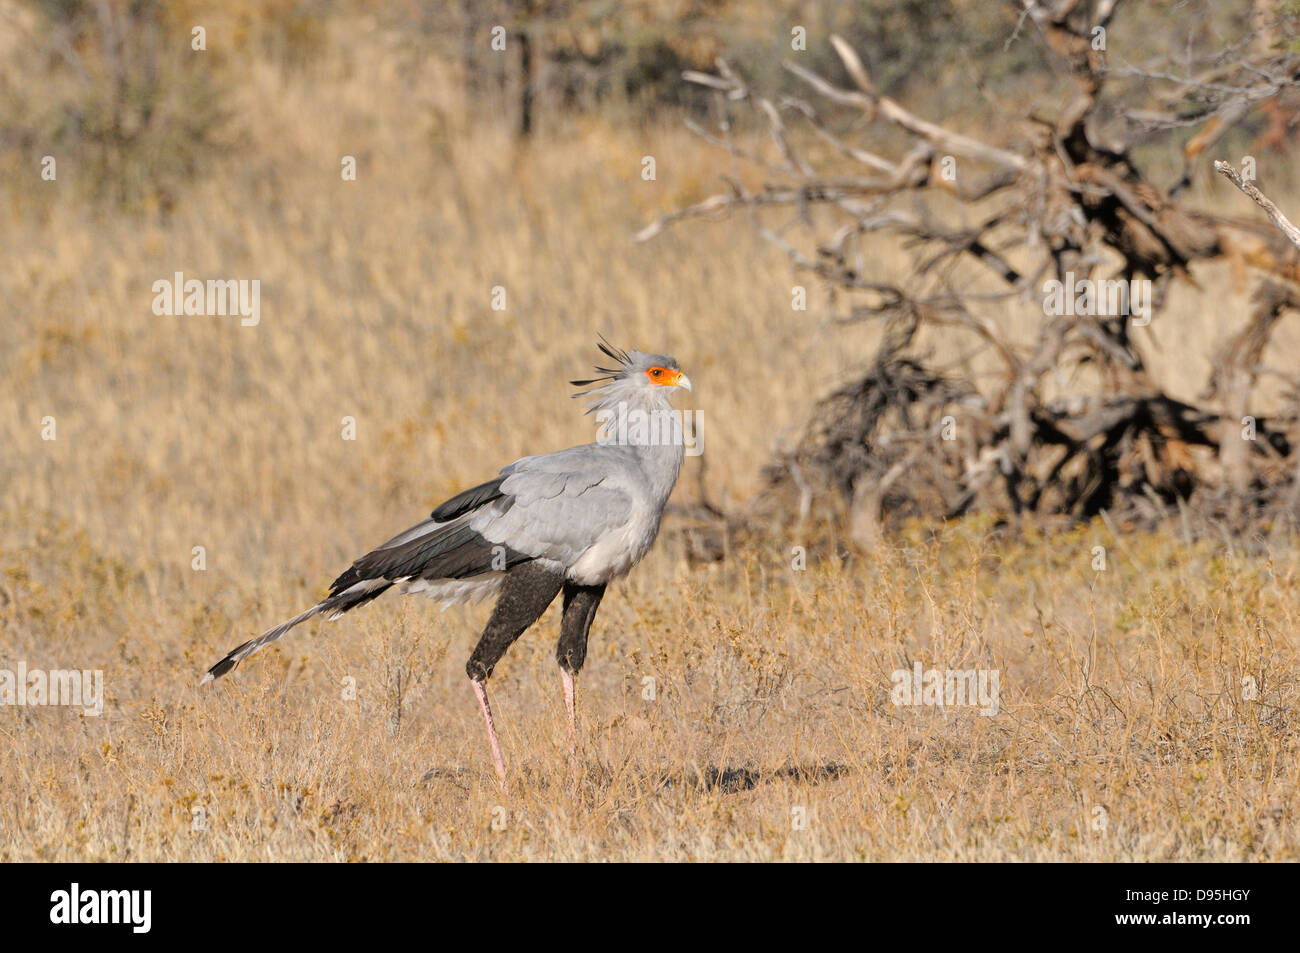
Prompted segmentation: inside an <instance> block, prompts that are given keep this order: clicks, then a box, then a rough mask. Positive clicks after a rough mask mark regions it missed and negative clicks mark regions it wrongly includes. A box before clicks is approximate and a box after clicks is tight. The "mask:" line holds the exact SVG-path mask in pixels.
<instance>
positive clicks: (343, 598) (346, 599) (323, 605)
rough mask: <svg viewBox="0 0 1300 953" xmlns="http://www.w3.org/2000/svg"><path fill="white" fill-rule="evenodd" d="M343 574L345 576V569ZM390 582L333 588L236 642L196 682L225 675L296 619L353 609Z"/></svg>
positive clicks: (372, 581) (331, 616)
mask: <svg viewBox="0 0 1300 953" xmlns="http://www.w3.org/2000/svg"><path fill="white" fill-rule="evenodd" d="M344 575H345V576H346V573H345V574H344ZM339 578H340V580H342V579H343V578H344V577H343V576H340V577H339ZM335 585H336V586H337V585H338V583H337V582H336V583H335ZM391 585H392V583H391V582H389V581H388V580H387V579H364V580H360V581H358V582H356V583H354V584H353V585H351V586H349V587H348V588H346V589H343V590H342V591H336V592H335V594H334V595H331V596H330V597H329V598H327V599H322V600H321V601H320V602H318V603H316V604H315V605H314V606H312V607H311V608H310V609H308V610H307V611H306V612H300V613H298V615H296V616H294V617H293V618H292V619H290V620H289V621H288V622H281V623H280V624H279V625H277V626H276V627H275V628H274V629H269V630H268V631H266V632H264V633H262V634H261V635H259V636H258V637H257V638H255V639H249V640H248V641H247V642H245V643H244V644H243V645H237V646H235V647H234V648H233V649H231V650H230V651H229V652H227V653H226V656H225V658H223V659H222V660H221V661H220V662H218V663H217V664H216V665H214V666H212V668H210V669H208V674H206V675H204V676H203V681H201V682H199V684H200V685H206V684H207V683H208V682H210V681H212V680H213V679H214V678H220V677H221V676H222V675H225V674H226V673H227V672H229V671H230V670H231V669H233V668H234V667H235V666H236V665H238V664H239V663H240V662H242V661H243V660H244V659H246V658H248V657H249V656H250V655H252V654H253V653H254V652H258V651H260V650H261V649H263V648H265V647H266V646H268V645H270V644H271V643H272V642H274V641H275V640H276V639H278V638H280V636H282V635H284V634H285V633H286V632H288V631H289V630H290V629H292V628H293V627H294V626H295V625H297V624H298V623H299V622H306V621H307V620H308V619H310V618H311V617H312V616H314V615H320V614H321V613H324V614H325V618H327V619H329V620H330V621H333V620H334V619H337V618H338V617H339V616H341V615H342V614H343V613H345V612H347V611H348V610H349V609H355V608H356V607H357V606H359V605H364V604H365V603H367V602H369V601H370V600H371V599H374V598H375V597H376V596H379V595H381V594H382V593H383V592H384V591H385V590H386V589H388V587H389V586H391Z"/></svg>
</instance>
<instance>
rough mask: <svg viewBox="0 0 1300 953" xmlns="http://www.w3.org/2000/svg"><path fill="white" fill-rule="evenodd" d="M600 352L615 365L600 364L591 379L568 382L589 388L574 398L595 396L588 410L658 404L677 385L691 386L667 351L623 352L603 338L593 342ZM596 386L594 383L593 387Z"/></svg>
mask: <svg viewBox="0 0 1300 953" xmlns="http://www.w3.org/2000/svg"><path fill="white" fill-rule="evenodd" d="M596 346H597V347H599V348H600V350H601V353H602V354H604V355H605V356H606V357H608V358H609V359H610V360H612V361H613V362H614V364H615V366H614V367H600V366H597V368H596V370H598V371H600V374H601V376H600V377H593V378H591V379H590V380H577V381H570V382H569V383H571V384H573V385H574V386H575V387H591V390H587V391H582V392H580V393H577V394H574V395H573V396H574V397H594V398H596V401H595V403H594V404H593V405H592V406H591V407H590V408H589V409H588V411H587V413H591V412H592V411H594V410H597V409H599V408H600V407H603V406H608V405H609V404H612V403H620V402H624V401H626V402H629V403H635V404H638V405H640V404H658V403H660V402H666V401H667V398H668V396H669V395H670V394H672V393H674V391H675V389H676V388H678V387H683V388H685V389H686V390H690V389H691V379H690V378H689V377H687V376H686V375H685V374H683V373H682V369H681V367H680V366H679V365H678V363H677V359H676V358H674V357H669V356H668V355H667V354H646V353H643V352H642V351H625V350H623V349H622V348H617V347H614V345H612V344H610V343H609V342H608V341H606V340H604V339H603V338H602V339H601V340H600V343H598V344H597V345H596ZM592 385H597V386H594V387H593V386H592Z"/></svg>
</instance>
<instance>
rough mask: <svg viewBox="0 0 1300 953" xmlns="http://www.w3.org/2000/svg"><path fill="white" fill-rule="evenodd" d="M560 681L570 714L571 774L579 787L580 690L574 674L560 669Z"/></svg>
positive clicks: (575, 785)
mask: <svg viewBox="0 0 1300 953" xmlns="http://www.w3.org/2000/svg"><path fill="white" fill-rule="evenodd" d="M560 680H561V681H563V682H564V707H565V709H566V710H567V711H568V713H569V774H570V775H572V777H573V786H574V788H575V789H576V788H577V786H578V728H577V719H576V712H577V707H578V690H577V686H576V685H575V684H574V681H573V673H571V672H570V671H568V669H564V668H562V669H560Z"/></svg>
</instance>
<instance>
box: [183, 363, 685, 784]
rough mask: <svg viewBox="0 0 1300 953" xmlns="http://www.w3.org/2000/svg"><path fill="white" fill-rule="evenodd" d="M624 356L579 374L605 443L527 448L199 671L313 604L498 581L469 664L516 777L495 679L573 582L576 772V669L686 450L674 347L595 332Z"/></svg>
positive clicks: (352, 602) (338, 610)
mask: <svg viewBox="0 0 1300 953" xmlns="http://www.w3.org/2000/svg"><path fill="white" fill-rule="evenodd" d="M598 347H599V348H600V350H601V351H602V352H603V353H604V354H605V356H606V357H608V358H610V359H611V360H613V361H614V362H615V365H616V366H614V367H597V368H596V370H598V371H599V372H600V376H599V377H595V378H592V379H590V380H576V381H571V382H570V383H572V384H574V385H575V386H578V387H590V386H591V385H598V386H595V387H592V388H591V389H590V390H587V391H582V392H580V393H577V394H574V395H573V396H574V397H590V398H592V401H591V404H590V406H589V407H588V408H587V413H588V414H591V413H595V414H597V415H598V416H597V421H598V422H599V423H600V424H601V435H600V437H599V438H598V440H597V442H595V443H589V444H583V445H582V446H579V447H570V448H569V449H568V450H560V451H558V452H557V453H548V454H544V455H542V456H536V457H524V458H522V459H520V460H516V461H515V462H514V463H512V464H510V465H509V466H507V467H505V468H504V469H503V470H501V472H500V475H498V476H497V477H496V478H495V479H493V480H489V481H488V482H486V483H482V484H479V485H478V486H476V487H472V488H471V489H468V490H465V491H464V492H463V493H460V494H458V495H456V496H453V497H452V498H451V499H449V500H447V501H446V502H445V503H443V504H441V505H440V506H438V507H437V508H436V509H434V511H433V513H432V514H431V515H430V516H429V518H428V519H426V520H424V521H423V522H420V523H417V524H416V525H414V526H412V527H411V528H410V529H408V530H406V531H405V532H403V533H399V534H398V535H396V536H394V537H393V538H392V539H390V540H389V541H388V542H386V543H384V544H383V545H382V546H380V547H378V548H377V549H375V550H373V551H372V552H369V553H367V554H366V555H364V556H362V557H361V558H360V559H358V560H357V561H356V562H354V563H353V564H352V565H351V566H349V567H348V568H347V569H345V570H344V571H343V572H342V574H340V575H339V577H338V578H337V579H335V580H334V582H333V584H332V585H331V586H330V590H329V595H328V596H326V597H325V598H324V599H322V600H321V601H320V602H318V603H316V605H314V606H312V607H311V608H310V609H308V610H306V611H305V612H302V613H300V614H298V615H296V616H294V617H293V618H292V619H290V620H288V621H287V622H284V623H281V624H280V625H277V626H276V627H275V628H273V629H270V630H269V631H267V632H266V633H265V634H263V635H260V636H258V637H257V638H255V639H251V640H249V641H248V642H245V643H244V644H243V645H240V646H238V647H237V648H235V649H232V650H231V651H230V653H229V654H228V655H226V657H225V658H223V659H222V660H221V661H219V662H217V664H216V665H213V666H212V668H210V669H209V670H208V673H207V675H206V676H204V678H203V683H207V682H209V681H211V680H212V679H214V678H220V677H221V676H222V675H225V674H226V673H227V672H229V671H230V670H231V669H233V668H234V667H235V666H236V665H238V664H239V663H240V662H242V661H243V660H244V659H246V658H248V657H249V656H250V655H252V654H253V653H254V652H257V651H258V650H259V649H262V648H264V647H265V646H267V645H269V644H270V643H271V642H274V641H275V640H276V639H278V638H280V636H282V635H284V634H285V633H286V632H288V631H289V630H290V629H292V628H293V627H294V626H296V625H297V624H298V623H300V622H305V621H306V620H307V619H310V618H311V617H312V616H316V615H324V616H325V617H326V619H329V620H331V621H332V620H334V619H337V618H338V617H339V616H341V615H342V614H343V613H345V612H347V611H348V610H350V609H355V608H356V607H357V606H360V605H364V604H365V603H367V602H370V601H371V600H372V599H375V598H377V597H378V596H380V595H381V594H382V593H384V592H386V591H387V590H388V589H390V588H392V587H393V586H396V587H397V589H398V591H400V592H403V593H409V592H421V593H424V594H425V595H426V596H428V597H430V598H433V599H440V600H442V602H443V606H444V608H445V607H447V606H450V605H453V604H455V603H459V602H468V601H477V600H479V599H482V598H485V597H486V596H489V595H493V594H497V601H496V606H495V607H494V608H493V610H492V615H491V617H490V618H489V619H488V623H487V627H486V628H485V629H484V630H483V635H482V637H481V638H480V639H479V641H478V645H476V646H475V648H474V652H473V654H471V655H470V657H469V662H468V663H467V664H466V666H465V671H466V674H468V675H469V679H470V685H471V686H472V687H473V689H474V697H475V698H477V699H478V704H479V709H480V710H481V711H482V713H483V722H484V724H485V725H486V726H487V735H488V744H489V746H490V747H491V750H492V762H493V764H494V765H495V767H496V773H497V777H498V779H499V780H500V782H501V785H502V787H503V788H504V787H506V769H505V762H504V760H503V759H502V757H501V744H500V742H499V741H498V739H497V732H496V726H495V725H494V724H493V721H492V707H491V705H490V704H489V703H488V695H487V680H488V678H490V677H491V675H492V669H493V668H494V667H495V666H496V664H497V662H499V661H500V660H501V657H502V656H503V655H504V654H505V652H506V650H507V649H508V648H509V647H510V646H511V644H513V643H514V641H515V640H516V639H517V638H519V636H521V635H522V634H523V633H524V631H525V630H527V629H528V627H529V626H531V625H532V624H533V623H534V622H536V621H537V620H538V619H539V618H540V617H541V615H542V613H543V612H545V611H546V607H547V606H549V605H550V604H551V602H552V600H554V599H555V597H556V595H557V594H559V593H560V592H561V590H563V592H564V612H563V616H562V618H561V621H560V640H559V643H558V645H557V646H556V652H555V655H556V659H557V661H558V662H559V665H560V678H561V680H562V682H563V685H564V705H565V709H566V710H567V712H568V725H569V760H570V767H571V770H572V771H573V773H574V777H575V780H576V777H577V728H576V725H575V707H576V687H575V679H576V678H577V675H578V672H579V671H580V670H581V669H582V663H583V661H584V660H585V658H586V656H587V635H588V633H589V632H590V630H591V622H592V619H594V618H595V616H596V608H597V606H599V605H600V600H601V597H602V596H603V595H604V594H605V587H606V586H607V585H608V584H609V581H610V580H611V579H614V578H616V577H618V576H622V575H625V574H626V573H627V572H628V571H629V570H631V568H632V567H633V566H635V565H636V564H637V563H638V562H639V561H640V560H641V557H642V556H644V555H645V554H646V552H647V550H649V549H650V545H651V544H652V543H653V542H654V539H655V536H656V535H657V534H658V532H659V521H660V518H661V517H662V516H663V512H664V506H665V504H666V503H667V502H668V496H669V494H670V493H672V489H673V485H674V484H675V483H676V482H677V474H678V472H679V471H680V469H681V465H682V458H683V456H684V453H685V449H684V441H683V439H682V438H683V433H682V426H681V421H680V419H679V418H678V416H677V415H676V412H675V411H674V410H673V408H672V405H671V403H670V402H669V397H670V395H671V394H672V393H673V391H674V388H677V387H684V388H685V389H686V390H690V389H691V381H690V378H688V377H687V376H686V375H685V374H683V373H682V372H681V369H680V368H679V367H678V364H677V361H676V360H675V359H673V358H671V357H669V356H667V355H665V354H643V353H641V352H640V351H624V350H621V349H620V348H616V347H614V346H613V345H611V344H609V342H607V341H604V340H603V339H602V341H601V342H600V344H599V345H598Z"/></svg>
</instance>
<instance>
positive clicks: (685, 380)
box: [675, 374, 691, 390]
mask: <svg viewBox="0 0 1300 953" xmlns="http://www.w3.org/2000/svg"><path fill="white" fill-rule="evenodd" d="M675 383H676V384H677V386H678V387H684V388H686V389H687V390H690V389H691V379H690V378H689V377H687V376H686V375H685V374H678V375H677V380H676V382H675Z"/></svg>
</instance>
